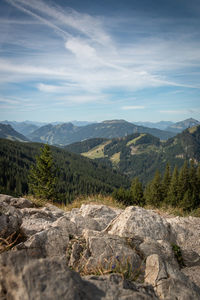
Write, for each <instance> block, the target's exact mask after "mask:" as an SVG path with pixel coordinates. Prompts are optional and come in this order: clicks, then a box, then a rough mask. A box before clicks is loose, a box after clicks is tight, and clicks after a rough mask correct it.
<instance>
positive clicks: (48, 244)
mask: <svg viewBox="0 0 200 300" xmlns="http://www.w3.org/2000/svg"><path fill="white" fill-rule="evenodd" d="M199 236H200V219H199V218H191V217H187V218H180V217H170V218H168V217H167V216H165V217H164V216H161V215H160V214H158V213H156V212H154V211H152V210H145V209H143V208H141V207H127V208H126V209H125V210H120V209H115V208H111V207H107V206H105V205H96V204H87V205H82V206H81V208H80V209H78V208H76V209H73V210H72V211H70V212H65V211H63V210H61V209H59V208H57V207H55V206H53V205H50V204H47V205H46V206H45V207H43V208H37V207H35V206H34V204H33V203H32V202H31V201H29V200H27V199H25V198H14V197H11V196H8V195H0V299H2V300H7V299H8V300H9V299H14V300H29V299H34V300H35V299H39V300H40V299H41V300H42V299H48V300H51V299H52V300H53V299H58V300H61V299H69V300H79V299H84V300H85V299H86V300H87V299H92V300H93V299H94V300H100V299H104V300H111V299H113V300H118V299H119V300H121V299H123V300H134V299H135V300H140V299H141V300H148V299H166V300H175V299H176V300H193V299H195V300H198V299H199V300H200V239H199Z"/></svg>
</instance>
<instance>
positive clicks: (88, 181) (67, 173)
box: [0, 139, 130, 202]
mask: <svg viewBox="0 0 200 300" xmlns="http://www.w3.org/2000/svg"><path fill="white" fill-rule="evenodd" d="M41 146H42V145H41V144H37V143H20V142H12V141H9V140H5V139H0V193H12V194H15V195H23V194H25V193H27V192H28V185H27V181H28V173H29V169H30V166H31V165H32V164H33V163H34V161H35V156H36V155H38V154H39V152H40V147H41ZM51 150H52V153H53V157H54V160H55V165H56V170H57V171H56V173H57V177H58V182H57V190H58V194H59V199H61V200H62V201H64V202H68V201H70V200H72V199H73V198H74V197H75V196H77V195H79V194H91V193H93V194H96V193H111V192H112V191H113V189H114V188H119V187H120V186H121V185H122V186H124V187H128V186H129V184H130V183H129V180H128V179H127V178H126V177H124V176H123V175H120V174H119V173H117V172H116V171H114V170H112V169H109V168H107V167H105V166H104V165H102V164H100V163H98V162H95V161H91V160H89V159H88V158H84V157H81V156H80V155H76V154H73V153H69V152H68V151H66V150H64V149H60V148H56V147H51Z"/></svg>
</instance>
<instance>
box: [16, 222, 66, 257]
mask: <svg viewBox="0 0 200 300" xmlns="http://www.w3.org/2000/svg"><path fill="white" fill-rule="evenodd" d="M68 243H69V235H68V232H67V231H65V230H61V229H60V228H57V227H52V228H49V229H46V230H43V231H41V232H38V233H36V234H34V235H33V236H31V237H30V238H29V239H28V240H27V241H25V242H23V243H20V244H18V245H17V246H16V247H15V248H14V250H15V251H16V250H22V249H25V250H26V252H27V254H28V255H29V256H30V257H37V258H40V257H41V258H43V257H47V256H50V257H53V256H62V255H64V254H65V252H66V248H67V245H68Z"/></svg>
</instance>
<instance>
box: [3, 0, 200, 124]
mask: <svg viewBox="0 0 200 300" xmlns="http://www.w3.org/2000/svg"><path fill="white" fill-rule="evenodd" d="M190 117H192V118H195V119H197V120H200V1H199V0H190V1H188V0H167V1H166V0H117V1H116V0H84V1H83V0H57V1H56V0H52V1H49V0H43V1H42V0H1V1H0V120H2V121H3V120H9V121H12V120H15V121H24V120H32V121H41V122H55V121H59V122H69V121H71V120H81V121H83V120H85V121H86V120H87V121H98V122H100V121H103V120H111V119H124V120H127V121H131V122H134V121H135V122H136V121H151V122H157V121H161V120H165V121H166V120H169V121H173V122H176V121H181V120H184V119H187V118H190Z"/></svg>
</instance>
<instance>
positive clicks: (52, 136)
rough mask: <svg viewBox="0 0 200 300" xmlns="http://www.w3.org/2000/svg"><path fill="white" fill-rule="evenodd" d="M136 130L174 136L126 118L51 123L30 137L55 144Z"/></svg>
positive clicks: (70, 142) (108, 136)
mask: <svg viewBox="0 0 200 300" xmlns="http://www.w3.org/2000/svg"><path fill="white" fill-rule="evenodd" d="M136 132H140V133H150V134H152V135H154V136H156V137H159V138H161V139H163V140H166V139H168V138H170V137H172V136H174V134H173V133H170V132H166V131H162V130H159V129H156V128H148V127H142V126H137V125H134V124H132V123H129V122H126V121H124V120H112V121H104V122H102V123H96V124H90V125H87V126H81V127H80V126H75V125H73V124H72V123H64V124H60V125H55V126H54V125H52V124H49V125H46V126H43V127H41V128H39V129H37V130H36V131H34V132H33V133H32V134H30V135H29V136H28V137H29V139H30V140H32V141H34V142H45V143H49V144H54V145H68V144H72V143H74V142H79V141H83V140H86V139H91V138H108V139H110V138H114V137H122V136H126V135H129V134H132V133H136Z"/></svg>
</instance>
